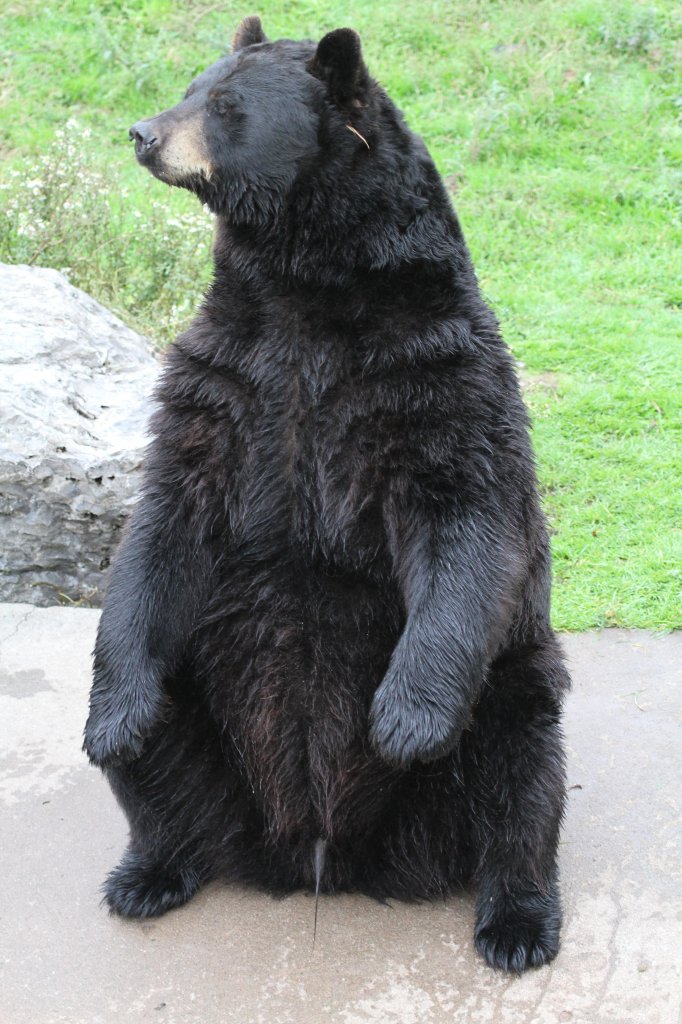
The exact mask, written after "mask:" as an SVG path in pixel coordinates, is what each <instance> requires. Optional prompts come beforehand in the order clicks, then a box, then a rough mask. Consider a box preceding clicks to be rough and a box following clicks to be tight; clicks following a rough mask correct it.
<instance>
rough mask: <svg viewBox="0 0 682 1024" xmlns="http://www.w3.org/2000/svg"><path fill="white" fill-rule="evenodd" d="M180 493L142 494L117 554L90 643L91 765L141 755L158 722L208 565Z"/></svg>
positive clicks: (87, 737) (88, 736)
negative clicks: (92, 650)
mask: <svg viewBox="0 0 682 1024" xmlns="http://www.w3.org/2000/svg"><path fill="white" fill-rule="evenodd" d="M205 561H207V555H206V547H205V545H202V538H201V535H200V532H199V531H198V530H195V529H193V528H192V523H191V515H190V510H189V509H187V508H186V507H183V496H173V497H171V498H169V499H168V500H162V499H161V498H160V497H159V496H158V495H157V496H156V497H155V498H152V497H149V496H146V497H145V498H143V499H142V501H141V504H140V505H139V506H138V507H137V508H136V510H135V512H134V513H133V516H132V519H131V522H130V525H129V529H128V532H127V534H126V536H125V538H124V540H123V541H122V543H121V546H120V548H119V550H118V551H117V553H116V557H115V560H114V564H113V567H112V570H111V576H110V579H109V584H108V587H107V592H106V597H105V602H104V608H103V611H102V616H101V619H100V623H99V628H98V631H97V641H96V644H95V660H94V678H93V684H92V689H91V692H90V713H89V716H88V720H87V723H86V726H85V737H84V744H83V745H84V749H85V750H86V752H87V754H88V756H89V758H90V760H91V761H92V762H93V764H96V765H99V766H100V767H104V766H106V765H111V764H116V763H118V762H125V761H130V760H133V759H135V758H136V757H139V755H140V753H141V750H142V746H143V744H144V741H145V740H146V739H147V737H148V736H149V735H150V734H151V732H152V731H153V729H154V727H155V726H156V725H157V724H158V723H160V722H161V721H163V719H164V716H165V710H166V703H167V695H166V693H165V690H164V679H165V678H167V677H168V675H169V674H170V673H172V672H173V670H174V668H175V667H176V665H177V663H178V660H179V659H180V657H181V656H182V653H183V651H184V649H185V647H186V644H187V641H188V637H189V635H190V633H191V629H192V625H193V622H194V619H195V616H196V613H197V608H198V607H199V605H200V604H201V601H202V595H203V593H204V591H205V589H206V587H207V586H208V584H209V579H210V573H211V567H210V565H204V564H203V563H204V562H205Z"/></svg>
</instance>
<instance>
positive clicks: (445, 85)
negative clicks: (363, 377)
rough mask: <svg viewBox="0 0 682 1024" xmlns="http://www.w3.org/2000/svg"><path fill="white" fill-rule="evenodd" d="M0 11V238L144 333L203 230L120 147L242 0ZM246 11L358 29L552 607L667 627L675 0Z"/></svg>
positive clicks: (674, 306)
mask: <svg viewBox="0 0 682 1024" xmlns="http://www.w3.org/2000/svg"><path fill="white" fill-rule="evenodd" d="M4 12H5V13H4V17H3V23H2V24H0V69H1V74H2V91H1V93H0V95H1V96H2V103H3V107H4V116H3V118H2V122H1V124H2V127H1V128H0V146H2V157H1V159H0V175H1V176H2V178H3V180H4V182H5V186H6V187H5V188H4V190H3V191H2V192H0V200H1V201H2V202H4V205H5V210H6V213H7V214H8V216H7V217H5V218H4V219H3V221H2V226H0V258H2V259H5V260H9V261H14V262H16V261H19V260H23V261H28V262H38V263H42V264H44V265H52V266H57V267H58V268H62V267H68V268H70V276H71V279H72V280H73V281H74V283H76V284H78V285H79V286H81V287H84V288H86V289H87V290H88V291H90V292H92V293H93V294H94V295H96V296H97V297H98V298H99V299H100V300H101V301H104V302H105V303H107V304H108V305H110V306H111V307H113V308H114V309H115V310H116V311H117V312H118V313H119V314H120V315H122V316H123V318H124V319H126V320H127V321H128V322H130V323H131V324H133V326H136V327H137V328H139V329H142V330H144V331H145V332H146V333H151V334H152V335H153V336H154V337H155V338H156V340H157V341H159V343H161V344H163V343H165V342H166V341H168V340H169V339H170V338H171V337H172V336H173V334H174V333H175V332H176V331H177V329H179V327H180V326H182V324H183V323H184V322H186V320H187V319H188V317H189V316H191V310H192V308H193V306H194V304H195V302H196V301H197V298H198V296H199V295H200V293H201V289H202V288H203V287H204V286H205V283H206V281H207V280H208V274H209V262H210V230H211V229H210V223H209V221H208V219H207V218H206V216H205V215H204V214H203V213H202V211H201V209H200V207H199V206H198V205H197V204H196V201H195V200H193V199H192V197H191V196H189V195H186V194H184V193H181V192H179V191H177V192H176V191H171V190H166V189H164V187H163V186H162V185H160V184H159V183H158V182H155V181H154V180H153V179H152V178H151V177H150V176H148V175H145V174H143V173H142V172H141V171H140V170H139V169H138V168H137V167H136V165H135V162H134V160H133V158H132V153H131V150H130V145H129V143H128V141H127V127H128V125H130V124H132V123H133V122H134V121H135V120H137V119H138V118H140V117H142V116H148V115H151V114H152V113H156V112H157V111H159V110H162V109H165V108H166V107H168V106H170V105H171V104H172V103H173V102H175V101H176V100H177V99H178V98H179V97H180V96H181V94H182V91H183V89H184V87H185V84H186V82H187V81H188V80H189V78H190V77H191V76H192V75H193V74H194V73H195V72H196V71H198V70H199V69H200V68H202V67H203V66H205V65H206V64H208V63H210V62H211V61H212V60H213V59H214V58H215V57H216V56H217V55H218V54H219V53H220V52H222V51H224V49H225V48H226V46H227V44H228V43H229V40H230V38H231V35H232V33H233V31H234V28H235V27H236V24H237V23H238V21H239V19H240V18H241V17H242V16H243V15H244V14H248V13H251V11H250V10H247V9H245V8H243V7H241V5H240V6H239V7H238V6H237V5H236V4H234V3H232V2H226V3H223V4H221V5H219V7H217V6H214V5H212V4H210V3H208V2H206V3H203V4H202V3H196V2H190V3H188V4H185V5H177V4H174V3H171V2H168V0H135V2H133V0H120V2H115V0H110V2H104V3H99V4H97V5H95V4H90V3H88V2H84V0H63V2H61V3H60V4H59V5H57V4H55V3H51V2H49V0H48V3H47V4H46V5H39V4H37V3H35V2H32V3H27V2H23V3H20V2H15V3H13V2H12V0H9V3H8V2H7V0H6V3H5V5H4ZM260 13H261V14H262V16H263V19H264V24H265V28H266V31H267V32H268V33H269V34H270V35H271V36H272V37H273V38H275V37H278V36H282V35H289V36H293V37H302V36H310V37H316V36H320V35H321V34H322V33H323V32H324V31H326V30H328V29H330V28H333V27H337V26H339V25H344V24H351V25H353V26H354V27H355V28H357V29H358V30H359V31H360V33H361V35H362V37H363V43H364V48H365V54H366V57H367V60H368V63H369V65H370V68H371V70H372V71H373V73H374V74H375V75H376V76H377V77H378V78H379V79H380V80H381V81H382V83H383V84H384V85H385V86H386V88H387V90H388V91H389V92H390V93H391V95H392V96H393V97H394V98H395V99H396V101H397V102H398V103H399V104H400V105H401V106H402V107H403V109H404V110H405V112H406V114H407V116H408V119H409V121H410V123H411V125H412V126H413V127H414V128H416V129H417V130H418V131H419V132H420V133H421V134H422V135H423V136H424V137H425V139H426V141H427V143H428V145H429V147H430V149H431V152H432V153H433V155H434V158H435V159H436V162H437V164H438V166H439V169H440V171H441V173H442V174H443V176H444V178H445V180H446V182H447V184H448V185H449V187H450V188H451V190H452V191H453V193H454V194H455V204H456V207H457V210H458V213H459V216H460V219H461V221H462V223H463V227H464V230H465V234H466V236H467V239H468V241H469V245H470V247H471V250H472V254H473V257H474V261H475V263H476V266H477V268H478V272H479V276H480V280H481V284H482V286H483V288H484V291H485V293H486V295H487V297H488V298H489V300H490V302H491V303H492V305H493V306H494V307H495V309H496V310H497V312H498V315H499V316H500V319H501V322H502V326H503V329H504V332H505V336H506V338H507V340H508V342H509V344H510V345H511V347H512V349H513V351H514V354H515V356H516V357H517V359H518V360H519V361H520V363H521V364H522V372H523V376H524V379H525V381H526V396H527V400H528V402H529V404H530V407H531V411H532V414H533V420H534V435H535V445H536V449H537V454H538V465H539V471H540V477H541V483H542V488H543V493H544V498H545V507H546V509H547V512H548V515H549V518H550V522H551V525H552V530H553V534H554V537H553V545H554V559H555V590H554V604H553V618H554V622H555V625H556V626H557V627H558V628H560V629H573V630H579V629H586V628H589V627H595V626H607V625H622V626H645V627H652V628H654V629H661V630H663V629H670V628H673V627H679V626H681V625H682V486H681V484H682V479H681V474H680V462H681V455H680V452H681V451H682V449H681V448H680V441H681V434H682V415H681V413H682V410H681V408H680V406H681V398H680V395H681V392H682V369H681V367H682V352H681V348H682V346H681V344H680V342H681V338H682V322H681V320H682V257H681V256H680V254H681V253H682V126H681V121H680V117H681V114H682V85H681V84H680V79H679V75H678V74H677V71H678V69H679V66H680V59H681V57H682V23H681V17H682V15H681V12H680V8H679V6H678V5H677V4H675V3H673V2H668V0H665V2H664V0H657V2H656V3H635V2H632V0H630V2H623V3H620V2H617V0H616V2H609V3H604V2H603V0H565V2H561V0H485V2H484V0H458V2H457V3H452V0H430V2H429V0H386V2H382V3H377V4H372V5H369V4H367V3H360V2H355V3H353V2H351V3H346V4H340V3H334V2H330V0H320V2H316V3H312V2H306V0H301V2H298V3H292V2H290V0H273V2H265V0H264V2H263V3H262V4H261V8H260ZM70 119H71V120H70ZM69 120H70V127H69V128H68V129H65V125H66V123H67V121H69ZM60 131H63V132H64V134H63V135H61V137H60V136H59V134H58V133H59V132H60ZM41 158H42V160H43V162H42V163H41ZM55 165H57V166H58V167H59V168H61V169H60V170H58V171H57V172H53V177H54V175H55V173H56V177H57V180H56V181H53V182H52V185H51V186H50V188H46V186H45V178H46V176H49V174H50V168H54V167H55ZM79 175H80V177H79ZM60 176H61V177H60ZM27 181H32V182H33V183H34V184H33V187H32V189H29V188H27V185H26V183H27ZM69 196H70V197H71V198H70V199H69V198H68V197H69ZM67 202H70V203H71V204H72V205H71V206H70V207H66V208H65V204H66V203H67ZM74 202H78V203H80V204H81V206H80V208H74V206H73V203H74ZM57 229H58V230H57Z"/></svg>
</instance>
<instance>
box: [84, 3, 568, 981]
mask: <svg viewBox="0 0 682 1024" xmlns="http://www.w3.org/2000/svg"><path fill="white" fill-rule="evenodd" d="M130 135H131V139H133V140H134V142H135V152H136V156H137V159H138V161H139V162H140V163H141V164H142V165H143V166H144V167H147V168H148V169H149V170H150V171H151V172H152V174H154V175H156V177H157V178H159V179H161V181H164V182H167V183H169V184H172V185H178V186H180V187H183V188H187V189H190V190H191V191H192V192H194V193H196V194H197V196H198V197H199V198H200V199H201V201H202V202H203V203H206V204H208V206H209V207H210V208H211V210H213V211H214V213H215V215H216V219H217V231H216V240H215V249H214V259H215V273H214V280H213V284H212V286H211V288H210V290H209V293H208V295H207V296H206V298H205V300H204V302H203V305H202V307H201V309H200V311H199V313H198V316H197V317H196V319H195V320H194V322H193V324H192V325H191V327H190V328H189V330H188V331H187V332H186V333H185V334H183V335H182V336H181V337H180V338H179V339H178V340H177V341H176V342H175V344H173V345H172V346H171V347H170V349H169V351H168V355H167V359H166V362H165V366H164V369H163V373H162V376H161V381H160V384H159V387H158V394H157V398H158V402H159V407H158V411H157V412H156V413H155V415H154V416H153V419H152V434H153V440H152V443H151V444H150V447H149V450H148V456H147V461H146V478H145V484H144V489H143V494H142V496H141V499H140V502H139V504H138V506H137V507H136V509H135V512H134V514H133V516H132V519H131V522H130V524H129V528H128V530H127V534H126V536H125V538H124V540H123V542H122V544H121V546H120V549H119V551H118V554H117V556H116V559H115V563H114V566H113V568H112V571H111V577H110V580H109V584H108V590H107V594H106V599H105V604H104V609H103V612H102V617H101V621H100V626H99V633H98V637H97V644H96V649H95V665H94V683H93V687H92V693H91V699H90V715H89V718H88V722H87V725H86V731H85V749H86V750H87V752H88V754H89V756H90V759H91V760H92V761H93V762H94V763H95V764H97V765H100V766H102V767H103V768H104V769H105V771H106V775H107V778H108V780H109V782H110V784H111V787H112V789H113V791H114V793H115V794H116V797H117V798H118V800H119V802H120V804H121V806H122V807H123V809H124V811H125V813H126V815H127V817H128V820H129V823H130V845H129V848H128V850H127V852H126V854H125V856H124V858H123V860H122V862H121V864H120V865H119V866H118V867H117V868H116V869H115V870H114V871H113V872H112V873H111V874H110V875H109V877H108V879H107V881H106V884H105V894H106V899H107V901H108V903H109V906H110V908H111V909H112V910H113V911H115V912H117V913H119V914H123V915H127V916H131V917H146V916H152V915H156V914H161V913H163V912H164V911H166V910H168V909H170V908H171V907H175V906H178V905H179V904H181V903H183V902H185V901H186V900H188V899H189V898H190V897H191V896H192V895H193V893H194V892H196V890H197V889H198V887H199V886H200V885H201V884H202V883H203V882H205V881H206V880H208V879H212V878H223V879H229V880H237V881H241V882H244V883H251V884H255V885H258V886H261V887H263V888H265V889H267V890H270V891H272V892H278V893H282V892H287V891H291V890H294V889H297V888H307V889H315V888H316V887H319V889H321V890H322V891H327V892H334V891H339V890H355V891H359V892H362V893H367V894H370V895H372V896H375V897H378V898H387V897H396V898H404V899H413V898H428V897H433V896H440V895H442V894H445V893H448V892H451V891H453V890H454V889H456V888H458V887H460V886H462V885H463V884H473V885H474V886H476V887H477V888H478V892H479V896H478V904H477V921H476V931H475V942H476V946H477V948H478V949H479V951H480V952H481V953H482V954H483V956H484V957H485V958H486V960H487V961H488V962H489V963H490V964H492V965H494V966H497V967H502V968H507V969H511V970H516V971H521V970H523V969H524V968H526V967H529V966H532V965H539V964H543V963H546V962H547V961H549V960H551V959H552V958H553V957H554V956H555V954H556V952H557V948H558V941H559V927H560V921H561V909H560V898H559V891H558V880H557V864H556V857H557V843H558V833H559V827H560V823H561V818H562V812H563V806H564V795H565V783H564V757H563V751H562V737H561V727H560V715H561V703H562V697H563V695H564V692H565V690H566V688H567V686H568V677H567V674H566V671H565V669H564V667H563V662H562V656H561V652H560V650H559V647H558V642H557V639H556V637H555V635H554V633H553V632H552V630H551V628H550V624H549V597H550V556H549V547H548V539H547V530H546V525H545V522H544V518H543V514H542V511H541V508H540V504H539V499H538V493H537V482H536V477H535V470H534V461H533V454H532V450H531V447H530V443H529V437H528V421H527V416H526V412H525V409H524V405H523V402H522V399H521V397H520V393H519V386H518V382H517V379H516V376H515V371H514V367H513V363H512V359H511V356H510V354H509V352H508V350H507V349H506V347H505V345H504V343H503V342H502V340H501V338H500V334H499V330H498V325H497V322H496V320H495V317H494V316H493V314H492V313H491V311H490V310H489V309H488V307H487V306H486V305H485V303H484V301H483V299H482V298H481V295H480V292H479V289H478V286H477V281H476V277H475V274H474V271H473V269H472V266H471V262H470V259H469V255H468V252H467V248H466V245H465V242H464V240H463V237H462V232H461V230H460V226H459V223H458V221H457V218H456V216H455V214H454V212H453V210H452V207H451V205H450V202H449V199H448V196H447V194H446V192H445V189H444V187H443V184H442V182H441V180H440V178H439V175H438V173H437V171H436V169H435V166H434V164H433V162H432V160H431V159H430V157H429V154H428V152H427V150H426V148H425V146H424V144H423V143H422V141H421V140H420V139H419V138H418V137H417V136H416V135H414V134H412V132H411V131H410V130H409V129H408V128H407V126H406V125H405V122H404V120H403V118H402V116H401V113H400V111H398V110H397V109H396V107H395V106H394V104H393V103H392V102H391V100H390V99H389V98H388V96H387V95H386V93H385V92H384V91H383V90H382V89H381V88H380V86H379V85H378V84H377V82H376V81H374V80H373V79H372V78H371V77H370V75H369V73H368V71H367V68H366V66H365V64H364V62H363V59H362V54H361V48H360V41H359V39H358V36H357V35H356V34H355V33H354V32H353V31H351V30H350V29H338V30H337V31H334V32H331V33H329V34H328V35H326V36H325V37H324V38H323V39H322V41H321V42H320V43H319V45H315V44H314V43H312V42H309V41H303V42H296V41H293V40H289V39H282V40H279V41H277V42H270V41H268V40H267V39H266V37H265V35H264V34H263V31H262V28H261V24H260V21H259V20H258V18H247V19H246V20H245V21H244V22H243V23H242V25H241V26H240V28H239V29H238V31H237V34H236V37H235V41H234V46H233V50H232V53H231V54H230V55H229V56H226V57H223V58H222V59H220V60H219V61H218V62H217V63H215V64H213V66H212V67H210V68H209V69H208V70H207V71H205V72H203V74H200V75H199V76H198V77H197V78H195V80H194V81H193V82H192V83H191V84H190V86H189V88H188V90H187V92H186V93H185V96H184V98H183V99H182V100H181V102H180V103H178V104H177V106H174V107H173V108H172V109H170V110H167V111H165V112H164V113H161V114H159V115H157V116H156V117H152V118H150V119H149V120H144V121H140V122H138V123H137V124H136V125H134V127H133V128H132V129H131V132H130Z"/></svg>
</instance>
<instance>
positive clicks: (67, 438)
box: [0, 264, 158, 605]
mask: <svg viewBox="0 0 682 1024" xmlns="http://www.w3.org/2000/svg"><path fill="white" fill-rule="evenodd" d="M157 373H158V362H157V360H156V359H155V358H154V356H153V355H152V351H151V347H150V345H149V343H148V342H147V341H146V340H145V339H144V338H142V337H140V335H138V334H135V333H134V332H133V331H131V330H130V329H129V328H128V327H126V326H125V324H123V323H122V322H121V321H120V320H119V319H118V318H117V317H115V316H114V315H113V314H112V313H110V312H109V311H108V310H106V309H105V308H104V307H103V306H100V305H99V303H97V302H95V301H94V299H92V298H90V296H88V295H86V294H85V293H84V292H82V291H79V290H78V289H77V288H74V287H73V286H72V285H70V284H69V282H68V281H67V280H66V278H65V277H64V276H63V275H62V274H59V273H57V271H55V270H45V269H41V268H38V267H25V266H6V265H4V264H0V423H1V424H2V430H1V432H0V601H27V602H30V603H31V604H36V605H51V604H61V603H68V602H82V603H87V604H93V605H98V604H100V603H101V598H102V590H103V584H104V580H105V576H106V572H105V570H106V568H107V566H108V564H109V560H110V557H111V554H112V552H113V550H114V548H115V547H116V544H117V542H118V540H119V537H120V531H121V528H122V526H123V524H124V522H125V520H126V519H127V517H128V515H129V514H130V510H131V508H132V506H133V504H134V502H135V499H136V494H137V493H138V491H139V488H140V483H141V463H142V458H143V454H144V448H145V444H146V441H147V436H146V422H147V419H148V416H149V400H150V392H151V389H152V387H153V384H154V381H155V378H156V376H157Z"/></svg>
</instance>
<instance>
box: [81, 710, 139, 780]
mask: <svg viewBox="0 0 682 1024" xmlns="http://www.w3.org/2000/svg"><path fill="white" fill-rule="evenodd" d="M145 738H146V737H145V735H143V734H142V732H141V731H139V729H138V730H137V731H135V730H133V729H132V728H131V727H130V726H129V725H128V724H127V723H126V722H125V721H120V722H115V723H114V724H110V723H109V722H107V721H106V720H105V721H102V720H101V719H98V718H97V717H96V716H94V715H92V714H91V715H90V717H89V718H88V721H87V723H86V726H85V736H84V740H83V750H84V751H85V753H86V754H87V755H88V757H89V759H90V762H91V763H92V764H94V765H97V766H98V767H99V768H108V767H111V766H113V765H116V764H125V763H127V762H128V761H135V760H136V759H137V758H138V757H139V756H140V754H141V753H142V748H143V746H144V741H145Z"/></svg>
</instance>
